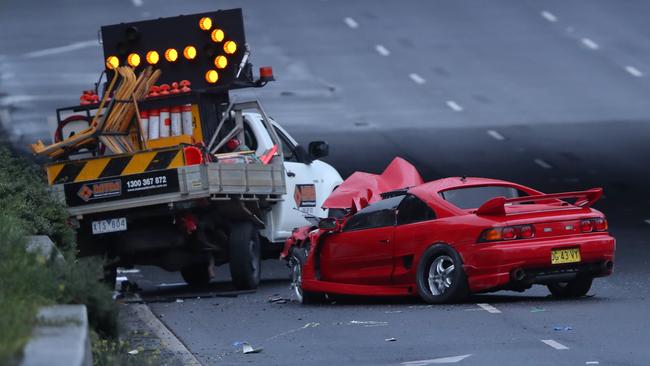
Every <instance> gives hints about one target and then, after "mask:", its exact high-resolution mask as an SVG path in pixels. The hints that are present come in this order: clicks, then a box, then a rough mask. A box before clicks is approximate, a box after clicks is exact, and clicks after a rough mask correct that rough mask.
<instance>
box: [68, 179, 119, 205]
mask: <svg viewBox="0 0 650 366" xmlns="http://www.w3.org/2000/svg"><path fill="white" fill-rule="evenodd" d="M121 194H122V182H121V181H120V180H119V179H115V180H109V181H105V182H98V183H87V184H84V185H82V186H81V188H79V191H78V192H77V196H79V198H81V199H82V200H84V201H85V202H88V201H91V200H95V199H100V198H107V197H115V196H119V195H121Z"/></svg>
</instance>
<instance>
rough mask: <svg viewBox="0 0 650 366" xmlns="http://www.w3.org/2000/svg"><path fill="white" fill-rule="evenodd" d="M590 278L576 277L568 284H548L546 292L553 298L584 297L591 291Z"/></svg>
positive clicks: (591, 280)
mask: <svg viewBox="0 0 650 366" xmlns="http://www.w3.org/2000/svg"><path fill="white" fill-rule="evenodd" d="M592 282H593V278H591V277H578V278H576V279H575V280H571V281H568V282H556V283H550V284H548V286H547V287H548V290H549V291H550V292H551V294H552V295H553V296H555V297H559V298H570V297H581V296H585V295H586V294H587V292H589V290H590V289H591V283H592Z"/></svg>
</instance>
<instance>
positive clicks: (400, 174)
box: [323, 158, 424, 211]
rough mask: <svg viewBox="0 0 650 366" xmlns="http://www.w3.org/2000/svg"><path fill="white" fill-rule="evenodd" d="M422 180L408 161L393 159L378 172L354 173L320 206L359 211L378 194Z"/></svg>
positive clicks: (373, 200)
mask: <svg viewBox="0 0 650 366" xmlns="http://www.w3.org/2000/svg"><path fill="white" fill-rule="evenodd" d="M422 183H424V181H423V180H422V177H421V176H420V173H418V171H417V169H416V168H415V167H414V166H413V165H411V163H409V162H408V161H406V160H404V159H402V158H395V159H393V161H392V162H391V163H390V164H389V165H388V166H387V167H386V169H385V170H384V172H383V173H381V174H370V173H363V172H355V173H354V174H352V175H351V176H350V177H348V179H346V180H345V181H344V182H343V183H341V185H340V186H339V187H338V188H337V189H336V190H335V191H334V192H332V194H331V195H330V196H329V197H328V198H327V200H325V202H324V203H323V207H324V208H339V209H352V210H353V211H359V210H361V209H362V208H364V207H366V206H367V205H368V204H370V203H373V202H376V201H379V200H381V196H380V194H381V193H383V192H388V191H393V190H396V189H401V188H406V187H413V186H417V185H420V184H422Z"/></svg>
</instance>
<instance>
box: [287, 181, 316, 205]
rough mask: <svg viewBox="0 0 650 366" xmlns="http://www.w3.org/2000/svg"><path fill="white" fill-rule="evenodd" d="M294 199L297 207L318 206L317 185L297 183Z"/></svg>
mask: <svg viewBox="0 0 650 366" xmlns="http://www.w3.org/2000/svg"><path fill="white" fill-rule="evenodd" d="M293 199H294V200H295V201H296V207H316V186H315V185H313V184H296V190H295V192H294V193H293Z"/></svg>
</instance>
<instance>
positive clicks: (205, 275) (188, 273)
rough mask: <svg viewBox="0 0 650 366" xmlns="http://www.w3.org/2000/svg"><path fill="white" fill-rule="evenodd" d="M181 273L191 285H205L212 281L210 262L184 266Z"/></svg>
mask: <svg viewBox="0 0 650 366" xmlns="http://www.w3.org/2000/svg"><path fill="white" fill-rule="evenodd" d="M181 275H182V276H183V279H184V280H185V282H187V284H188V285H190V286H203V285H207V284H208V283H209V282H210V279H211V277H210V264H209V263H199V264H194V265H190V266H187V267H183V268H182V269H181Z"/></svg>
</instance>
